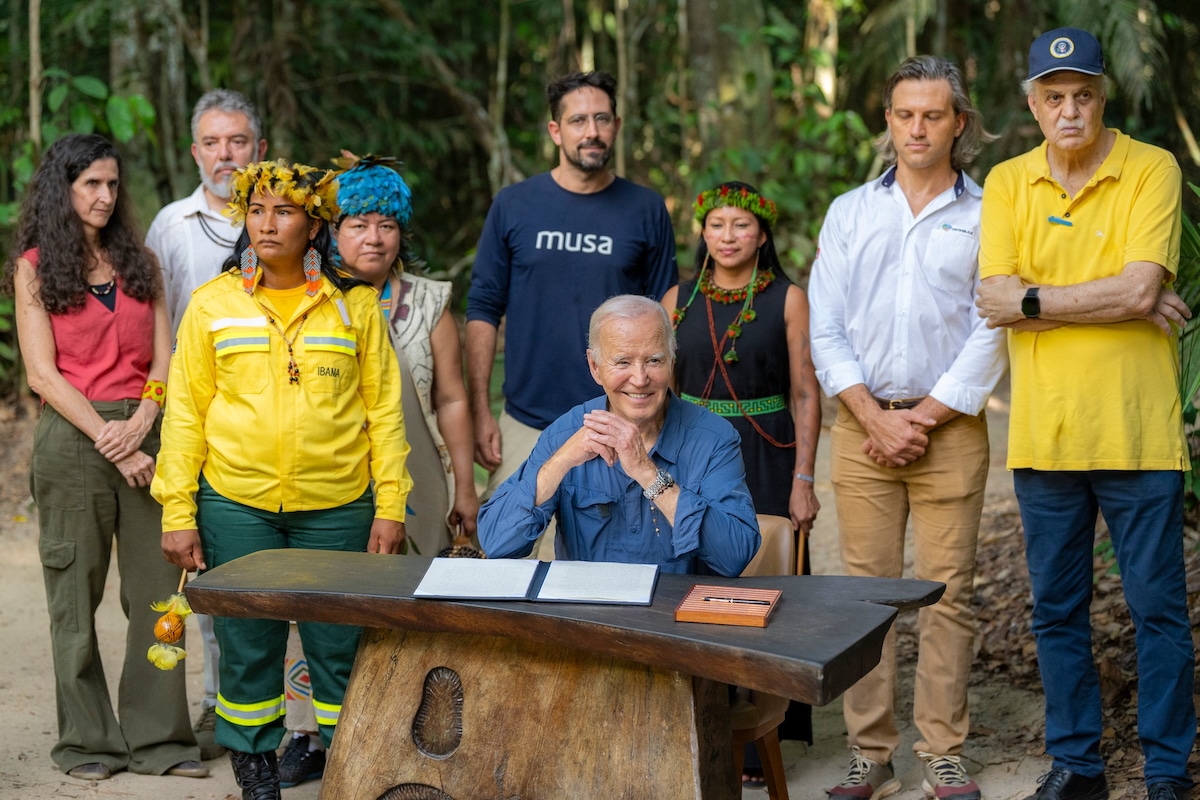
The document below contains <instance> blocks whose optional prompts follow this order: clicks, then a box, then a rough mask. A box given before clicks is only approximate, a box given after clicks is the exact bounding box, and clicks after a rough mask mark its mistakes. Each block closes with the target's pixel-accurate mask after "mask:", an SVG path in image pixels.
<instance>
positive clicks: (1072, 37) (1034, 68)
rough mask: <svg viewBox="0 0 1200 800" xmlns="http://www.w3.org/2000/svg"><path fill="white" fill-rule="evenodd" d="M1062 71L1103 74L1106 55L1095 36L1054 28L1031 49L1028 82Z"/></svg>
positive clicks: (1031, 46) (1078, 30)
mask: <svg viewBox="0 0 1200 800" xmlns="http://www.w3.org/2000/svg"><path fill="white" fill-rule="evenodd" d="M1059 70H1069V71H1070V72H1082V73H1083V74H1084V75H1103V74H1104V53H1103V52H1101V50H1100V43H1099V42H1098V41H1096V37H1095V36H1092V35H1091V34H1090V33H1088V32H1087V31H1085V30H1080V29H1079V28H1055V29H1054V30H1052V31H1047V32H1046V33H1043V34H1042V35H1041V36H1039V37H1038V38H1036V39H1034V40H1033V44H1032V45H1030V46H1029V80H1031V81H1032V80H1037V79H1038V78H1040V77H1042V76H1043V75H1047V74H1049V73H1051V72H1058V71H1059Z"/></svg>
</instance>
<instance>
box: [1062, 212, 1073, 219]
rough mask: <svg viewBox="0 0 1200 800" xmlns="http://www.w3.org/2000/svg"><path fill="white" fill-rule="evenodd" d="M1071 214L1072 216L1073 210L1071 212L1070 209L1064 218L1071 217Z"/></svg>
mask: <svg viewBox="0 0 1200 800" xmlns="http://www.w3.org/2000/svg"><path fill="white" fill-rule="evenodd" d="M1069 216H1071V212H1070V211H1068V212H1067V213H1065V214H1063V219H1066V218H1067V217H1069Z"/></svg>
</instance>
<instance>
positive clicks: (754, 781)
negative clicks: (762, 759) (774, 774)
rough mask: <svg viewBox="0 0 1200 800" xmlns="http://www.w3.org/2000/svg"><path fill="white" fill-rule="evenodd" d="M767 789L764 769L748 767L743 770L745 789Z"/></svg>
mask: <svg viewBox="0 0 1200 800" xmlns="http://www.w3.org/2000/svg"><path fill="white" fill-rule="evenodd" d="M766 787H767V779H766V776H764V775H763V771H762V767H746V768H745V769H744V770H742V788H743V789H765V788H766Z"/></svg>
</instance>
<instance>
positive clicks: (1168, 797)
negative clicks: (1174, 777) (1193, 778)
mask: <svg viewBox="0 0 1200 800" xmlns="http://www.w3.org/2000/svg"><path fill="white" fill-rule="evenodd" d="M1191 796H1192V788H1191V787H1190V786H1180V785H1179V784H1178V783H1171V782H1170V781H1162V782H1160V783H1152V784H1150V785H1149V786H1147V787H1146V800H1188V798H1190V797H1191Z"/></svg>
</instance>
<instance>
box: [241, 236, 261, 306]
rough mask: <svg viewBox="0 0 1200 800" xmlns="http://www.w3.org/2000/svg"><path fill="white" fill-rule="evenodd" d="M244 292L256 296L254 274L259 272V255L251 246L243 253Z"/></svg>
mask: <svg viewBox="0 0 1200 800" xmlns="http://www.w3.org/2000/svg"><path fill="white" fill-rule="evenodd" d="M241 262H242V290H243V291H245V292H246V294H254V273H256V272H258V253H256V252H254V248H253V247H252V246H251V245H246V249H245V250H243V251H242V258H241Z"/></svg>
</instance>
